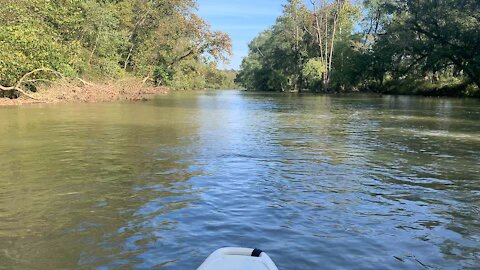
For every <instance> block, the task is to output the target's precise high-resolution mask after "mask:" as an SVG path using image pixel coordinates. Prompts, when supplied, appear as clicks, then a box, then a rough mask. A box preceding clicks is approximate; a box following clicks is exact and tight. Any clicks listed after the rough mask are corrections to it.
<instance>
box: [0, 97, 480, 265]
mask: <svg viewBox="0 0 480 270" xmlns="http://www.w3.org/2000/svg"><path fill="white" fill-rule="evenodd" d="M479 164H480V101H479V100H468V99H442V98H421V97H396V96H383V97H376V96H361V95H353V96H315V95H297V94H268V93H263V94H262V93H247V92H240V91H208V92H197V93H193V92H177V93H173V94H170V95H166V96H160V97H158V98H156V99H154V100H152V101H148V102H137V103H106V104H76V105H73V104H59V105H32V106H23V107H3V108H0V269H159V268H161V269H196V267H198V266H199V265H200V264H201V262H202V261H203V260H204V259H205V258H206V256H207V255H209V254H210V253H211V252H213V251H214V250H215V249H217V248H219V247H223V246H244V247H252V248H253V247H258V248H261V249H263V250H265V251H267V252H268V253H269V255H270V256H271V257H272V259H273V260H274V261H275V262H276V264H277V265H278V267H279V268H280V269H459V268H463V269H479V268H480V165H479Z"/></svg>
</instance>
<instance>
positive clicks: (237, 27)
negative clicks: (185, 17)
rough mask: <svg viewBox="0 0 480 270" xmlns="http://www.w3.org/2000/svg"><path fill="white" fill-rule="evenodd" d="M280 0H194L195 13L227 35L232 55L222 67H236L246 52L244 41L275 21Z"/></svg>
mask: <svg viewBox="0 0 480 270" xmlns="http://www.w3.org/2000/svg"><path fill="white" fill-rule="evenodd" d="M283 3H284V1H282V0H198V7H199V12H198V13H199V15H200V16H201V17H202V18H204V19H205V20H206V21H207V22H209V23H210V25H211V26H212V29H214V30H221V31H223V32H226V33H228V34H229V35H230V37H231V38H232V42H233V56H232V58H231V63H230V64H229V65H228V66H226V68H234V69H238V67H239V66H240V64H241V63H242V58H243V57H244V56H246V55H247V54H248V43H249V42H250V41H251V40H252V39H253V38H254V37H255V36H257V35H258V34H259V33H260V32H262V31H263V30H265V29H267V28H268V27H270V26H271V25H273V24H274V23H275V19H276V18H277V17H278V16H279V15H280V14H281V13H282V4H283Z"/></svg>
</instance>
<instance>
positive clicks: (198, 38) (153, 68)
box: [0, 0, 233, 89]
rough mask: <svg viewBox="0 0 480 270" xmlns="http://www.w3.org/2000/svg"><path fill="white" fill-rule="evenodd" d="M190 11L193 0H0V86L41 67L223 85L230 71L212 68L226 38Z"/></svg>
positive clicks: (40, 76)
mask: <svg viewBox="0 0 480 270" xmlns="http://www.w3.org/2000/svg"><path fill="white" fill-rule="evenodd" d="M195 11H196V1H195V0H0V85H3V86H11V85H14V84H15V83H16V82H17V81H18V80H19V79H20V78H21V77H22V76H23V75H24V74H27V73H28V72H30V71H32V70H35V69H37V68H49V69H51V70H55V71H58V72H59V73H61V74H64V75H65V76H70V77H83V78H87V79H91V80H105V79H110V78H111V79H117V78H120V77H122V76H126V75H127V76H132V75H133V76H137V77H139V78H141V79H142V80H144V81H145V82H149V83H152V84H155V85H165V86H172V87H175V88H182V89H197V88H220V87H224V85H230V86H231V85H232V83H233V79H232V74H231V72H230V71H221V70H219V69H218V67H217V63H220V62H222V61H226V60H227V57H228V56H229V55H230V54H231V41H230V37H229V36H228V35H227V34H225V33H222V32H217V31H212V30H211V29H210V26H209V25H208V24H207V23H206V22H205V21H204V20H202V19H201V18H200V17H198V16H197V15H196V13H195ZM52 76H56V74H51V72H40V71H39V72H36V73H35V74H32V77H34V79H35V81H39V80H43V81H45V82H46V81H47V80H48V79H51V78H50V77H52ZM30 81H34V80H30ZM27 86H28V85H27ZM4 88H5V87H4Z"/></svg>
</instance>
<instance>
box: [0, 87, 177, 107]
mask: <svg viewBox="0 0 480 270" xmlns="http://www.w3.org/2000/svg"><path fill="white" fill-rule="evenodd" d="M169 91H170V89H169V88H167V87H162V86H160V87H155V86H148V85H144V84H143V83H142V82H138V81H136V80H135V81H134V80H123V81H122V80H120V81H115V82H107V83H95V84H89V85H84V86H76V85H70V84H61V85H53V86H48V87H40V88H39V90H38V91H37V92H34V93H30V95H31V96H32V97H34V98H35V99H31V98H29V97H25V96H20V97H19V98H16V99H10V98H4V97H0V107H3V106H21V105H31V104H57V103H100V102H115V101H146V100H150V99H152V98H153V97H154V96H156V95H164V94H167V93H168V92H169Z"/></svg>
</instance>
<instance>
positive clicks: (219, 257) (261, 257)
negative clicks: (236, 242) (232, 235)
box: [197, 247, 278, 270]
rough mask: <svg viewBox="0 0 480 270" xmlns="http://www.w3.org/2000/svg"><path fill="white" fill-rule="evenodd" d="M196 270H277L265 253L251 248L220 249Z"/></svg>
mask: <svg viewBox="0 0 480 270" xmlns="http://www.w3.org/2000/svg"><path fill="white" fill-rule="evenodd" d="M197 270H278V268H277V266H276V265H275V263H273V261H272V259H270V257H268V255H267V253H265V252H263V251H261V250H259V249H252V248H235V247H227V248H221V249H218V250H216V251H215V252H213V253H212V254H211V255H210V256H208V258H207V259H206V260H205V262H203V264H202V265H200V267H199V268H198V269H197Z"/></svg>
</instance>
